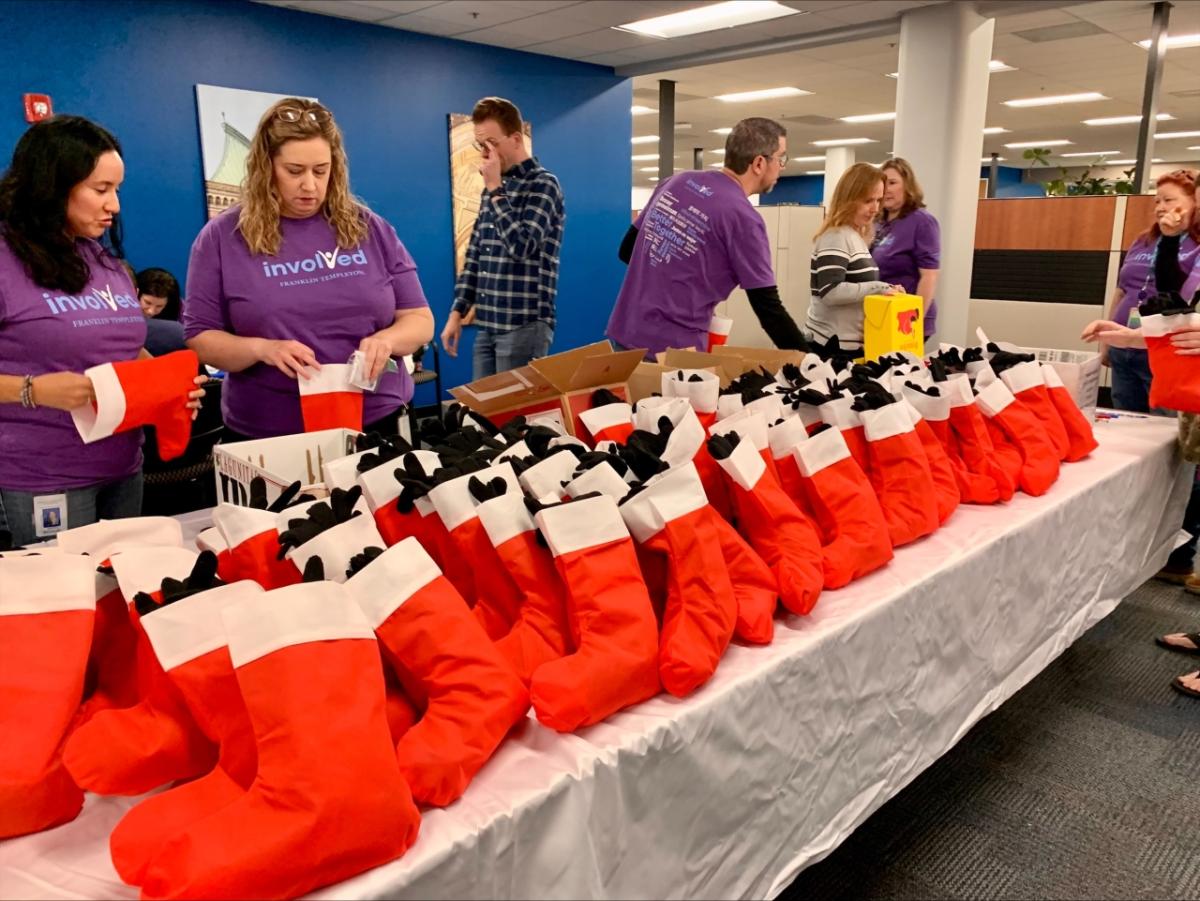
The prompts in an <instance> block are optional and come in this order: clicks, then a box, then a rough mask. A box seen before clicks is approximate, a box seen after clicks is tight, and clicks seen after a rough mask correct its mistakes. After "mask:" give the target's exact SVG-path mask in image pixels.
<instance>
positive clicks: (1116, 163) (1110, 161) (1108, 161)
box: [1104, 157, 1162, 166]
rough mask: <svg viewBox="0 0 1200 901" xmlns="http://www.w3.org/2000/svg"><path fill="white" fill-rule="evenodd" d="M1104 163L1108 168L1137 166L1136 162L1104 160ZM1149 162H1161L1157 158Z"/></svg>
mask: <svg viewBox="0 0 1200 901" xmlns="http://www.w3.org/2000/svg"><path fill="white" fill-rule="evenodd" d="M1104 162H1106V163H1107V164H1108V165H1110V166H1126V165H1128V166H1135V165H1137V160H1105V161H1104ZM1150 162H1152V163H1161V162H1162V160H1160V159H1159V158H1158V157H1155V158H1154V159H1152V160H1150Z"/></svg>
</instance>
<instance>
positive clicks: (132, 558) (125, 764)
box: [63, 548, 216, 795]
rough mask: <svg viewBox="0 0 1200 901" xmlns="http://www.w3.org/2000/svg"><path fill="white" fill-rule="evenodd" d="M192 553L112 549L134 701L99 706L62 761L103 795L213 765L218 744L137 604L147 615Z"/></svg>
mask: <svg viewBox="0 0 1200 901" xmlns="http://www.w3.org/2000/svg"><path fill="white" fill-rule="evenodd" d="M210 559H211V558H210ZM196 560H197V555H196V553H195V552H194V551H188V550H185V549H183V548H145V549H142V550H129V551H123V552H121V553H119V554H114V555H113V558H112V564H113V570H114V572H115V573H116V576H117V581H118V583H119V584H120V586H121V592H122V594H124V595H125V597H127V598H128V599H129V618H130V620H131V621H132V623H133V625H134V629H135V631H136V633H137V637H138V641H137V651H136V653H137V667H138V690H139V695H140V700H139V701H138V703H137V704H135V705H134V706H132V707H127V708H125V709H122V710H101V711H100V712H99V713H97V714H96V715H95V716H93V717H92V718H91V719H89V720H88V721H87V722H86V723H84V724H83V725H81V726H80V727H79V728H78V729H76V730H75V731H74V732H73V733H72V734H71V736H70V738H68V739H67V743H66V745H65V746H64V748H63V764H64V765H65V766H66V768H67V770H68V772H70V774H71V777H72V778H73V779H74V780H75V782H76V784H77V785H79V786H80V788H83V789H86V790H88V791H93V792H96V793H97V794H102V795H140V794H142V793H143V792H147V791H150V790H151V789H153V788H157V787H158V786H160V785H164V784H166V783H168V782H173V781H175V780H176V779H190V778H192V777H194V776H198V775H200V774H201V773H205V772H207V771H208V770H209V769H210V768H211V767H212V765H213V761H214V759H215V751H216V749H215V748H214V746H213V744H212V742H210V741H209V740H208V738H207V737H205V735H204V733H203V732H202V731H201V730H200V728H199V726H198V725H197V724H196V721H195V720H194V719H193V718H192V715H191V713H190V712H189V711H188V709H187V705H186V704H185V703H184V701H183V698H182V697H181V696H180V694H179V692H178V690H177V689H176V688H175V687H174V686H173V685H172V684H171V682H170V680H169V679H168V678H167V676H166V674H165V673H164V672H163V669H162V666H161V665H160V664H159V662H158V658H157V657H156V656H155V655H154V651H153V649H152V648H151V647H150V644H149V641H148V640H147V638H146V634H145V632H144V631H143V628H142V624H141V617H140V616H139V614H138V608H137V605H139V604H142V609H143V610H145V611H146V614H147V615H153V613H152V612H151V611H150V610H147V607H151V608H152V607H153V606H154V605H156V604H160V603H161V602H162V589H161V584H162V583H163V581H164V580H175V581H182V580H183V579H185V578H188V576H189V574H190V573H192V571H193V567H194V566H195V564H196ZM215 572H216V568H215V561H213V573H212V574H214V575H215ZM140 596H144V597H140ZM153 612H158V611H153Z"/></svg>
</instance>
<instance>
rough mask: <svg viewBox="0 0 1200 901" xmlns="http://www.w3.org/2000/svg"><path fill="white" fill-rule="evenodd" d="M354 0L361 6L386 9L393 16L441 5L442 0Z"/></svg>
mask: <svg viewBox="0 0 1200 901" xmlns="http://www.w3.org/2000/svg"><path fill="white" fill-rule="evenodd" d="M354 2H355V3H357V4H358V5H360V6H373V7H375V8H376V9H384V10H387V11H388V12H390V13H391V14H392V15H393V16H399V15H403V14H405V13H415V12H417V11H418V10H422V9H428V8H429V7H431V6H439V5H441V2H442V0H354Z"/></svg>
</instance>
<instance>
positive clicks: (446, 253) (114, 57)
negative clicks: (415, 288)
mask: <svg viewBox="0 0 1200 901" xmlns="http://www.w3.org/2000/svg"><path fill="white" fill-rule="evenodd" d="M0 33H3V34H4V36H5V54H4V56H5V59H4V64H3V66H0V96H2V97H3V98H4V102H3V106H2V107H0V108H2V109H3V110H4V114H3V115H2V116H0V168H2V167H6V166H7V163H8V159H9V158H10V156H11V149H12V147H13V146H14V145H15V143H16V141H17V139H18V138H19V137H20V135H21V133H22V132H23V131H24V129H25V128H26V125H25V122H24V119H23V114H22V108H21V103H20V95H21V94H23V93H26V92H37V93H48V94H50V95H51V97H52V98H53V101H54V109H55V111H56V112H60V113H75V114H78V115H83V116H87V117H89V118H93V119H95V120H96V121H98V122H100V123H102V124H103V125H105V126H106V127H108V128H109V129H110V130H111V131H113V132H114V133H115V134H116V135H117V137H118V139H119V140H120V141H121V142H122V144H123V145H124V149H125V162H126V181H125V186H124V189H123V191H122V195H121V201H122V205H123V210H122V213H123V218H124V220H125V236H126V240H125V246H126V252H127V254H128V256H129V259H130V261H131V262H132V263H133V265H134V266H136V267H138V268H142V267H145V266H163V267H165V268H167V269H169V270H171V271H172V272H174V273H175V274H176V275H177V276H179V277H180V279H181V280H182V278H183V276H184V273H185V269H186V265H187V258H188V251H189V248H190V247H191V243H192V240H193V239H194V238H195V236H196V233H197V232H198V231H199V230H200V228H201V226H203V224H204V221H205V201H204V189H203V174H202V171H201V162H200V137H199V130H198V127H197V124H196V101H195V87H194V86H195V85H196V84H197V83H200V84H213V85H221V86H225V87H234V88H244V89H251V90H261V91H270V92H275V93H295V94H305V95H309V96H314V97H319V98H320V99H321V101H322V102H323V103H325V104H326V105H328V106H329V108H330V109H332V110H333V112H334V115H335V116H336V117H337V120H338V122H339V124H340V125H341V127H342V130H343V131H344V133H345V136H346V145H347V151H348V153H349V157H350V175H351V185H352V187H353V189H354V191H355V193H357V194H358V195H359V196H360V197H362V198H363V199H365V200H366V201H367V202H368V203H369V204H370V205H371V207H372V208H373V209H375V210H376V212H378V213H379V214H380V215H382V216H384V217H385V218H386V219H388V220H389V221H390V222H391V223H392V224H393V225H394V226H395V227H396V230H397V231H398V232H399V234H400V238H401V240H403V241H404V243H405V245H406V246H407V247H408V249H409V251H410V252H411V253H412V255H413V257H414V258H415V259H416V261H417V265H418V266H419V267H420V275H421V281H422V283H423V284H424V287H425V292H426V294H427V295H428V297H429V301H430V304H431V306H432V307H433V309H434V313H435V317H436V319H437V321H438V329H439V331H440V329H441V324H442V323H443V322H444V320H445V317H446V313H447V311H448V310H449V307H450V302H451V299H452V296H453V287H454V276H453V272H454V260H453V246H452V237H451V216H450V174H449V163H448V144H449V141H448V138H447V122H446V116H447V114H448V113H452V112H462V113H469V112H470V111H471V108H472V106H473V105H474V103H475V101H476V100H477V99H478V98H479V97H481V96H484V95H487V94H499V95H501V96H505V97H509V98H510V99H512V100H514V101H515V102H516V103H517V104H518V105H519V106H520V107H521V111H522V113H523V114H524V116H525V118H526V119H528V120H530V121H531V122H532V123H533V135H534V149H535V151H536V153H537V156H538V158H539V159H540V160H541V162H542V163H543V164H544V165H545V166H546V167H547V168H548V169H550V170H551V171H553V172H554V173H555V174H556V175H557V176H558V177H559V179H560V180H561V182H562V185H563V191H564V194H565V196H566V207H567V225H566V232H565V239H564V246H563V253H562V270H561V279H560V282H559V301H558V309H559V328H558V333H557V335H556V338H555V347H556V349H566V348H570V347H574V346H577V345H579V344H582V343H585V342H588V341H594V340H598V339H599V338H600V337H602V334H603V329H604V325H605V323H606V322H607V319H608V314H609V311H610V310H611V308H612V304H613V301H614V300H615V298H616V295H617V290H618V289H619V287H620V284H621V278H622V276H623V274H624V267H623V266H622V265H621V264H620V262H619V261H618V260H617V253H616V251H617V246H618V245H619V244H620V241H621V237H622V235H623V234H624V233H625V230H626V229H627V228H628V227H629V195H630V171H629V138H630V135H631V127H632V126H631V118H630V115H629V106H630V103H631V99H632V91H631V86H630V83H629V81H627V80H625V79H620V78H617V77H616V76H614V75H613V74H612V70H611V69H609V68H605V67H600V66H592V65H586V64H583V63H575V62H571V61H568V60H559V59H554V58H552V57H548V56H538V55H534V54H529V53H520V52H517V51H511V50H501V49H497V48H494V47H487V46H484V45H481V44H470V43H466V42H462V41H452V40H447V39H443V38H435V37H429V36H426V35H422V34H415V33H411V32H403V31H397V30H394V29H388V28H382V27H378V26H371V25H365V24H360V23H356V22H349V21H345V20H342V19H333V18H328V17H325V16H317V15H311V14H308V13H302V12H296V11H293V10H287V9H281V8H277V7H271V6H265V5H260V4H256V3H249V2H240V0H220V2H211V0H210V2H203V0H156V2H142V0H105V2H99V0H94V2H85V0H49V2H47V0H42V2H28V0H4V2H0ZM467 331H468V332H473V331H474V330H473V329H468V330H467ZM469 340H470V339H469V338H464V343H463V347H462V348H461V349H460V352H459V357H458V359H457V360H455V361H452V360H450V358H449V357H447V356H446V355H444V354H443V356H442V370H443V378H444V380H445V384H446V385H447V386H451V385H456V384H458V383H460V382H463V381H466V380H468V379H469V378H470V346H469V343H468V342H469Z"/></svg>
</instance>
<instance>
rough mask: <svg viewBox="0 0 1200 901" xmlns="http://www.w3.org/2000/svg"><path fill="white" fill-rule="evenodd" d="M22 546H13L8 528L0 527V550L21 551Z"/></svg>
mask: <svg viewBox="0 0 1200 901" xmlns="http://www.w3.org/2000/svg"><path fill="white" fill-rule="evenodd" d="M23 550H25V548H23V547H15V546H14V545H13V537H12V532H10V531H8V529H0V551H23Z"/></svg>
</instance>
